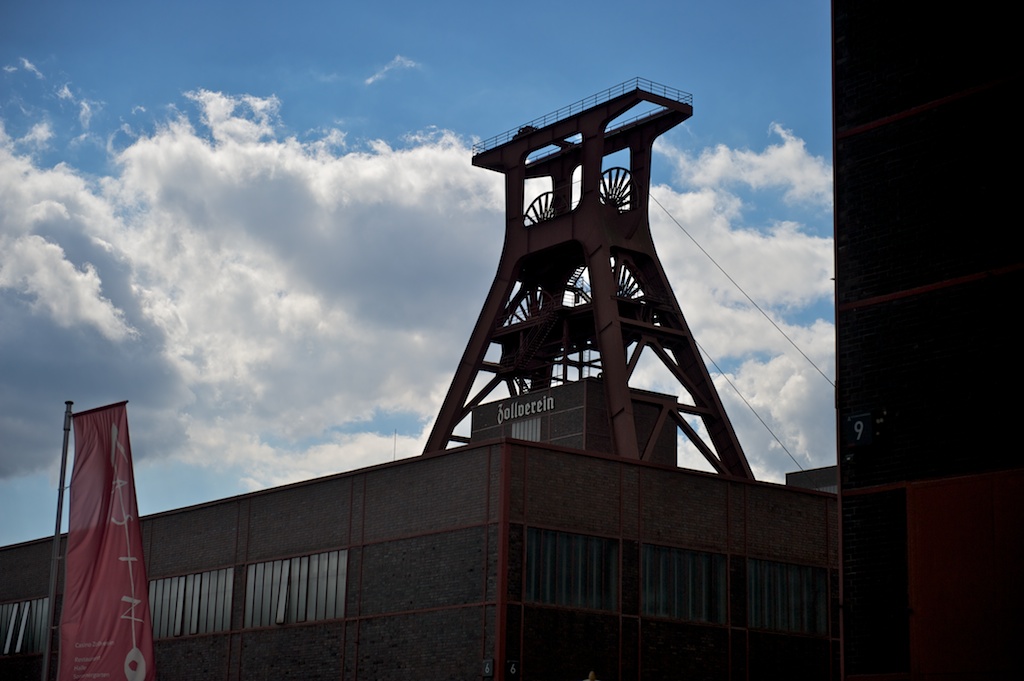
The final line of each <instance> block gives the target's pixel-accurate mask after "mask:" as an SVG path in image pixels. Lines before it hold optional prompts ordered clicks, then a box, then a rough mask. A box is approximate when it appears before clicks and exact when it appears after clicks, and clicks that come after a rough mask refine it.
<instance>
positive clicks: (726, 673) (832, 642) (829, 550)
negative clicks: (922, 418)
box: [0, 439, 839, 681]
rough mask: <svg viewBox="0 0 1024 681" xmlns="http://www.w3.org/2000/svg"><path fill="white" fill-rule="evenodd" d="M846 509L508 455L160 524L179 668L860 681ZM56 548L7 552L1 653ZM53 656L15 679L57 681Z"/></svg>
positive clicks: (161, 565) (344, 675) (474, 448)
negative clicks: (842, 666) (849, 634)
mask: <svg viewBox="0 0 1024 681" xmlns="http://www.w3.org/2000/svg"><path fill="white" fill-rule="evenodd" d="M836 505H837V504H836V497H835V495H832V494H825V493H820V492H814V491H807V490H794V489H792V488H787V487H783V486H780V485H773V484H766V483H759V482H754V481H748V480H738V479H732V478H728V477H725V476H716V475H711V474H705V473H700V472H694V471H684V470H680V469H677V468H674V467H668V466H660V465H657V464H651V463H645V462H636V461H625V460H623V459H621V458H619V457H615V456H611V455H603V454H598V453H593V452H584V451H580V450H572V449H568V448H562V447H556V446H553V445H549V444H541V443H531V442H524V441H519V440H511V439H504V440H498V441H495V440H492V441H489V442H482V443H479V444H473V445H470V446H467V447H463V448H460V449H455V450H450V451H448V452H446V453H444V454H439V455H435V456H424V457H417V458H415V459H408V460H403V461H399V462H395V463H392V464H386V465H381V466H377V467H374V468H368V469H363V470H359V471H354V472H351V473H345V474H340V475H335V476H331V477H327V478H321V479H318V480H312V481H309V482H304V483H298V484H295V485H290V486H287V487H281V488H277V489H273V490H267V491H264V492H257V493H253V494H248V495H244V496H239V497H234V498H230V499H225V500H222V501H216V502H212V503H209V504H205V505H201V506H196V507H191V508H186V509H181V510H178V511H171V512H167V513H161V514H158V515H154V516H150V517H147V518H144V519H143V531H144V541H145V552H146V563H147V571H148V575H149V578H150V598H151V607H152V611H153V615H154V617H153V626H154V631H155V640H156V643H155V649H156V650H155V652H156V664H157V670H158V674H159V676H160V678H162V679H182V680H189V681H193V680H195V681H198V680H202V679H217V680H223V679H353V680H354V679H409V678H417V679H445V680H447V679H490V678H494V679H537V680H544V679H550V680H556V679H580V678H585V677H586V675H587V674H588V672H589V671H591V670H594V671H595V672H596V673H597V674H598V676H599V678H601V679H622V680H627V679H665V678H701V679H723V680H724V679H766V678H778V679H815V680H816V679H830V678H838V676H837V673H838V662H839V655H838V654H839V641H838V612H837V602H838V601H837V597H838V555H839V554H838V537H837V535H836V526H837V523H836V513H837V508H836ZM49 553H50V544H49V541H46V540H40V541H37V542H28V543H24V544H19V545H15V546H10V547H6V548H3V549H0V574H3V576H4V577H3V580H0V607H6V608H7V609H8V610H7V611H5V612H6V613H7V615H8V620H7V621H5V622H4V625H3V626H4V629H3V631H2V634H3V638H4V640H0V644H3V643H4V642H5V640H8V639H9V640H11V641H14V643H15V644H16V643H17V640H18V639H19V637H20V636H21V635H22V633H21V629H20V626H21V618H22V616H23V614H24V613H25V612H26V609H25V607H22V608H21V609H20V610H16V611H15V612H11V610H12V608H17V607H20V606H24V605H25V604H26V603H28V604H31V603H32V602H33V601H34V600H35V599H42V600H45V595H46V591H47V584H48V575H47V570H46V569H45V566H46V565H47V564H48V561H49ZM60 581H61V582H62V581H63V580H60ZM26 607H28V608H29V614H28V616H27V618H26V627H27V628H28V629H31V627H32V626H33V622H34V621H35V620H34V617H35V614H34V612H35V611H33V610H31V608H30V606H26ZM12 619H13V623H12V621H11V620H12ZM30 636H31V634H30ZM32 645H33V642H32V641H31V640H29V639H25V640H24V641H23V643H22V648H21V649H20V651H16V650H14V648H13V647H8V648H7V649H5V650H4V651H3V652H4V654H3V655H2V656H0V678H4V679H35V678H38V677H39V674H40V670H41V664H42V659H41V658H42V656H41V654H40V652H38V651H39V650H41V649H42V646H37V647H36V649H35V651H32V650H29V648H31V647H32ZM51 668H53V667H51Z"/></svg>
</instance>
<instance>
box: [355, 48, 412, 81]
mask: <svg viewBox="0 0 1024 681" xmlns="http://www.w3.org/2000/svg"><path fill="white" fill-rule="evenodd" d="M419 66H420V65H419V64H417V63H416V62H414V61H413V60H412V59H406V58H405V57H403V56H402V55H400V54H399V55H395V58H394V59H392V60H391V61H389V62H388V63H387V65H385V66H384V67H383V68H382V69H380V70H379V71H377V72H376V73H374V74H373V75H372V76H370V77H369V78H367V79H366V80H365V81H363V82H364V83H366V84H367V85H373V84H374V83H376V82H377V81H378V80H382V79H383V78H384V77H385V76H386V75H387V74H388V73H389V72H391V71H394V70H395V69H417V68H419Z"/></svg>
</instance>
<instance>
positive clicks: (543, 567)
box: [526, 528, 828, 634]
mask: <svg viewBox="0 0 1024 681" xmlns="http://www.w3.org/2000/svg"><path fill="white" fill-rule="evenodd" d="M618 563H619V543H618V542H617V541H615V540H611V539H602V538H599V537H588V536H584V535H577V534H570V533H567V532H555V531H551V530H538V529H533V528H530V529H529V530H527V534H526V600H527V601H529V602H534V603H546V604H551V605H566V606H573V607H583V608H593V609H597V610H615V609H616V607H617V593H618ZM726 570H727V568H726V557H725V556H724V555H722V554H717V553H705V552H702V551H687V550H685V549H677V548H670V547H667V546H654V545H651V544H645V545H644V546H643V548H642V550H641V588H642V609H643V614H644V615H648V616H652V617H666V618H672V619H680V620H687V621H691V622H710V623H715V624H724V623H725V622H726V621H727V612H726V608H727V600H728V599H727V579H728V576H727V573H726ZM747 597H748V601H747V602H748V606H749V607H748V615H747V622H748V626H750V627H753V628H757V629H771V630H775V631H787V632H801V633H811V634H824V633H827V631H828V620H827V614H828V578H827V574H826V571H825V569H824V568H816V567H809V566H805V565H792V564H789V563H777V562H773V561H766V560H757V559H754V558H751V559H748V560H747Z"/></svg>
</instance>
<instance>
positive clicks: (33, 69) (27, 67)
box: [19, 57, 46, 80]
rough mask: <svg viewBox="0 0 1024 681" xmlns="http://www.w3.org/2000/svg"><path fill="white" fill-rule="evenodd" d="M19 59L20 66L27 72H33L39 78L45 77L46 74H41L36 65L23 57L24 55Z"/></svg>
mask: <svg viewBox="0 0 1024 681" xmlns="http://www.w3.org/2000/svg"><path fill="white" fill-rule="evenodd" d="M19 61H21V68H23V69H25V70H26V71H28V72H29V73H31V74H33V75H34V76H35V77H36V78H38V79H39V80H43V79H44V78H46V76H44V75H43V73H42V71H40V70H39V69H37V68H36V65H35V64H33V63H32V62H30V61H29V60H28V59H25V58H24V57H21V58H20V59H19Z"/></svg>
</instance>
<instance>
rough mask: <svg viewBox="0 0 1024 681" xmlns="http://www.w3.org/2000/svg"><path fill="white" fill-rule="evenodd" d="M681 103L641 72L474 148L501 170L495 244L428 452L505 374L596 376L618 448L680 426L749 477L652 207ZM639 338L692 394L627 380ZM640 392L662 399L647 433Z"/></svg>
mask: <svg viewBox="0 0 1024 681" xmlns="http://www.w3.org/2000/svg"><path fill="white" fill-rule="evenodd" d="M691 115H693V105H692V96H691V95H689V94H688V93H685V92H682V91H679V90H675V89H673V88H668V87H665V86H662V85H658V84H656V83H652V82H651V81H648V80H644V79H639V78H637V79H633V80H630V81H627V82H625V83H622V84H620V85H618V86H615V87H613V88H610V89H609V90H606V91H604V92H602V93H599V94H597V95H594V96H592V97H589V98H587V99H585V100H582V101H580V102H577V103H576V104H573V105H571V106H568V107H565V108H563V109H560V110H559V111H556V112H554V113H553V114H549V115H548V116H545V117H543V118H539V119H537V120H534V121H531V122H530V123H529V124H526V125H524V126H521V127H519V128H516V129H514V130H510V131H509V132H507V133H505V134H503V135H498V136H496V137H494V138H491V139H490V140H487V141H485V142H482V143H481V144H478V145H476V146H475V147H474V149H473V152H474V155H473V165H476V166H480V167H482V168H489V169H491V170H496V171H498V172H501V173H504V175H505V186H506V228H505V244H504V249H503V251H502V256H501V260H500V262H499V264H498V272H497V275H496V276H495V279H494V283H493V284H492V285H491V289H490V293H489V294H488V296H487V300H486V302H485V303H484V307H483V310H482V311H481V313H480V317H479V319H478V320H477V323H476V327H475V328H474V330H473V335H472V337H471V338H470V340H469V344H468V345H467V347H466V350H465V352H464V354H463V356H462V361H461V362H460V363H459V366H458V369H457V371H456V373H455V377H454V379H453V380H452V384H451V387H450V388H449V390H448V394H447V397H446V398H445V401H444V404H443V406H442V407H441V412H440V414H439V415H438V418H437V422H436V423H435V425H434V429H433V431H432V432H431V435H430V438H429V439H428V440H427V445H426V449H425V451H426V452H435V451H439V450H443V449H445V448H447V447H448V446H449V445H450V444H451V443H452V442H465V441H466V440H465V438H463V437H458V436H455V434H454V431H455V429H456V427H457V426H458V425H459V424H460V423H461V422H462V421H463V420H464V419H465V418H466V417H467V416H468V415H469V413H470V411H471V410H472V409H473V408H474V407H475V406H477V405H478V404H480V403H481V402H482V401H483V400H485V399H486V398H487V397H488V396H489V395H491V394H492V393H493V392H494V391H495V390H496V389H497V388H499V387H500V386H501V384H504V385H505V386H506V387H507V389H508V392H509V394H511V395H512V396H520V395H524V394H528V393H533V392H537V391H542V390H546V389H548V388H550V387H552V386H555V385H559V384H562V383H567V382H571V381H575V380H582V379H584V378H589V377H597V376H599V377H600V379H601V381H602V384H603V389H604V395H605V400H606V407H607V414H608V421H609V423H608V432H609V433H610V434H611V437H612V442H613V447H614V451H615V452H616V453H617V454H618V455H619V456H622V457H625V458H630V459H639V460H644V459H646V458H649V456H650V454H651V452H652V451H653V447H654V444H655V443H656V442H657V441H658V436H659V434H660V433H661V432H662V431H663V430H664V429H665V428H673V429H676V428H678V429H679V430H682V431H683V433H684V434H685V435H686V436H687V437H688V439H689V440H690V441H691V442H692V443H693V445H694V446H695V447H696V448H697V449H698V450H700V452H701V453H702V454H703V455H704V457H705V458H706V459H707V460H708V462H709V463H710V464H711V465H712V466H713V467H714V469H715V470H716V471H718V472H719V473H720V474H724V475H729V476H735V477H741V478H751V479H752V478H753V475H752V473H751V471H750V466H749V465H748V463H747V460H746V457H745V456H744V454H743V450H742V448H741V447H740V444H739V441H738V440H737V438H736V434H735V432H734V431H733V428H732V425H731V424H730V422H729V419H728V417H727V416H726V414H725V410H724V409H723V407H722V402H721V399H720V398H719V396H718V393H717V391H716V390H715V386H714V384H713V383H712V381H711V376H710V374H709V373H708V370H707V367H706V366H705V365H704V362H703V361H702V360H701V357H700V353H699V352H698V349H697V345H696V343H695V342H694V339H693V335H692V333H691V332H690V329H689V327H688V326H687V324H686V320H685V319H684V318H683V313H682V311H681V310H680V308H679V304H678V302H677V301H676V299H675V296H674V294H673V293H672V289H671V287H670V286H669V283H668V279H667V277H666V276H665V272H664V269H663V268H662V266H661V263H660V261H659V260H658V255H657V253H656V252H655V249H654V241H653V239H652V237H651V230H650V223H649V220H648V196H649V194H648V192H649V189H650V179H651V154H652V147H653V144H654V140H655V139H656V138H657V137H658V136H659V135H661V134H662V133H664V132H666V131H667V130H670V129H671V128H673V127H675V126H676V125H678V124H679V123H682V122H683V121H685V120H686V119H688V118H689V117H690V116H691ZM542 182H544V183H546V187H545V188H546V189H547V191H543V192H536V188H537V185H538V184H540V183H542ZM530 190H533V192H531V195H530V196H529V197H528V195H527V192H528V191H530ZM534 193H536V195H535V196H534V195H533V194H534ZM528 198H530V201H529V203H527V199H528ZM499 348H500V354H499V353H498V349H499ZM645 351H649V352H653V353H654V354H655V355H656V356H657V357H658V358H659V359H660V360H661V361H662V362H663V363H664V365H665V366H666V367H667V368H668V370H669V371H670V372H671V374H672V375H673V376H674V377H675V378H676V379H677V380H678V381H679V384H680V387H681V388H682V393H685V394H686V395H687V396H688V398H689V399H685V398H684V399H683V401H679V400H676V401H674V403H673V401H671V400H670V401H669V402H668V403H667V404H666V402H665V400H658V399H657V398H656V397H655V396H653V395H651V394H649V393H648V394H645V393H638V392H636V391H631V389H630V384H629V381H630V377H631V375H632V374H633V371H634V370H635V369H636V367H637V363H638V360H639V359H640V356H641V354H642V353H644V352H645ZM638 400H642V401H648V400H650V402H651V403H652V404H656V405H658V406H659V407H660V412H659V413H660V416H659V417H658V422H657V424H656V426H655V428H654V429H653V432H652V434H651V435H650V437H649V438H648V441H647V442H639V441H638V438H637V430H638V429H637V426H636V423H635V421H634V413H633V412H634V410H633V405H634V403H635V402H637V401H638ZM692 419H699V420H700V422H701V423H702V425H703V428H702V429H703V431H704V432H705V433H706V440H705V438H703V437H701V435H700V434H699V433H698V429H697V428H695V427H694V426H693V425H692V424H691V420H692ZM644 430H645V431H648V430H649V429H644Z"/></svg>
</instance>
